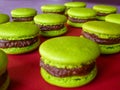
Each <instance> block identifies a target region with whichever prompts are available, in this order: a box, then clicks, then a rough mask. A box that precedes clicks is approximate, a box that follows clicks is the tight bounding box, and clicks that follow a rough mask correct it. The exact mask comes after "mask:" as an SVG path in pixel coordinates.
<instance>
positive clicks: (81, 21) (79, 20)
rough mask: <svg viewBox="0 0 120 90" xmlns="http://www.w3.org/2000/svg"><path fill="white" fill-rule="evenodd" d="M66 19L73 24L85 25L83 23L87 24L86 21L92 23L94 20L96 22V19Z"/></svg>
mask: <svg viewBox="0 0 120 90" xmlns="http://www.w3.org/2000/svg"><path fill="white" fill-rule="evenodd" d="M68 19H69V20H70V21H71V22H74V23H85V22H88V21H94V20H96V18H90V19H78V18H72V17H68Z"/></svg>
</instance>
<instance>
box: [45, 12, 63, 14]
mask: <svg viewBox="0 0 120 90" xmlns="http://www.w3.org/2000/svg"><path fill="white" fill-rule="evenodd" d="M43 13H55V14H64V11H62V12H45V11H43Z"/></svg>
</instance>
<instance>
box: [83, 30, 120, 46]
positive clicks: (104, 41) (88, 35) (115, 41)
mask: <svg viewBox="0 0 120 90" xmlns="http://www.w3.org/2000/svg"><path fill="white" fill-rule="evenodd" d="M82 35H83V36H84V37H86V38H89V39H91V40H92V41H95V42H97V43H99V44H106V45H109V44H118V43H120V37H118V38H109V39H102V38H99V37H98V36H97V35H95V34H91V33H88V32H82Z"/></svg>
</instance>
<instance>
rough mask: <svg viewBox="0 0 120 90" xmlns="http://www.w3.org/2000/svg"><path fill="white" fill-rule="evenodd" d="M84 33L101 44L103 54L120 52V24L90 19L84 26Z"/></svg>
mask: <svg viewBox="0 0 120 90" xmlns="http://www.w3.org/2000/svg"><path fill="white" fill-rule="evenodd" d="M82 28H83V32H82V35H83V36H84V37H86V38H88V39H90V40H92V41H95V42H97V43H98V44H99V46H100V49H101V53H102V54H113V53H118V52H120V30H119V29H120V25H119V24H115V23H110V22H105V21H90V22H86V23H85V24H83V26H82Z"/></svg>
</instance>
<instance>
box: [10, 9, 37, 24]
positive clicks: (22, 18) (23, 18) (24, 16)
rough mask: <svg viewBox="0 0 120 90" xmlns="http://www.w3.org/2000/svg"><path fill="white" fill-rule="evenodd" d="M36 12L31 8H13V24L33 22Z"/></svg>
mask: <svg viewBox="0 0 120 90" xmlns="http://www.w3.org/2000/svg"><path fill="white" fill-rule="evenodd" d="M36 14H37V11H36V10H35V9H33V8H15V9H13V10H11V16H12V20H13V21H15V22H30V21H33V18H34V16H35V15H36Z"/></svg>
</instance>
